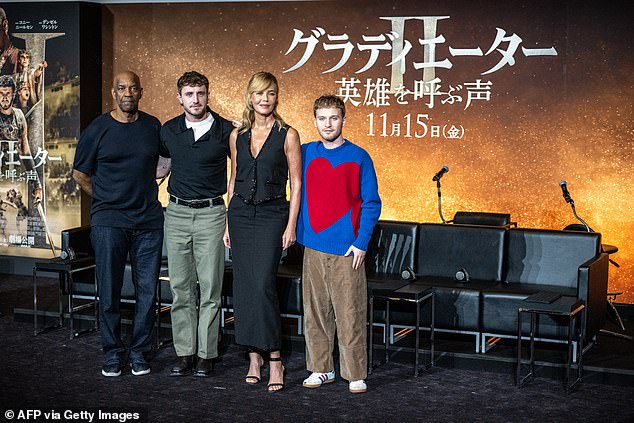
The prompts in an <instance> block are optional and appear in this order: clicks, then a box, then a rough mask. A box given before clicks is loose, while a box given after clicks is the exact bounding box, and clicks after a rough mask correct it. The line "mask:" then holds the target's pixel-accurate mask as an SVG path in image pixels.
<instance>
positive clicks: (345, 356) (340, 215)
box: [297, 96, 381, 393]
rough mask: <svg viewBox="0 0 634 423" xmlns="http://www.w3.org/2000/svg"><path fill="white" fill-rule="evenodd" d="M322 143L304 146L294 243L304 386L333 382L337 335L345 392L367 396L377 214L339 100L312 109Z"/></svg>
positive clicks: (368, 162) (375, 196)
mask: <svg viewBox="0 0 634 423" xmlns="http://www.w3.org/2000/svg"><path fill="white" fill-rule="evenodd" d="M314 114H315V127H316V128H317V131H318V132H319V135H320V136H321V140H320V141H315V142H311V143H308V144H304V145H302V165H303V171H304V172H303V181H302V202H301V207H300V214H299V218H298V222H297V241H298V242H299V243H301V244H302V245H304V246H305V247H306V248H305V251H304V266H303V279H302V285H303V296H304V317H305V335H306V367H307V368H308V370H309V371H311V372H312V374H311V375H310V376H309V377H308V378H307V379H306V380H304V383H303V385H304V387H306V388H318V387H320V386H321V385H323V384H325V383H330V382H333V381H334V378H335V371H334V363H333V357H332V351H333V344H334V339H335V332H336V333H337V339H338V341H339V357H340V360H339V361H340V367H341V376H342V377H343V378H344V379H346V380H348V381H349V388H350V392H352V393H361V392H366V391H367V389H368V388H367V385H366V383H365V378H366V377H367V368H368V365H367V339H366V335H367V328H366V319H367V282H366V277H365V268H364V266H363V260H364V259H365V252H366V250H367V248H368V243H369V242H370V237H371V236H372V230H373V228H374V225H375V224H376V222H377V220H378V219H379V215H380V214H381V199H380V198H379V193H378V185H377V180H376V173H375V171H374V165H373V164H372V159H371V158H370V156H369V154H368V153H367V152H366V151H365V150H363V149H362V148H360V147H358V146H356V145H354V144H352V143H351V142H350V141H348V140H346V139H344V138H343V135H342V134H341V131H342V129H343V126H344V124H345V116H346V109H345V105H344V103H343V101H342V100H341V99H340V98H339V97H336V96H322V97H320V98H318V99H317V100H316V101H315V105H314Z"/></svg>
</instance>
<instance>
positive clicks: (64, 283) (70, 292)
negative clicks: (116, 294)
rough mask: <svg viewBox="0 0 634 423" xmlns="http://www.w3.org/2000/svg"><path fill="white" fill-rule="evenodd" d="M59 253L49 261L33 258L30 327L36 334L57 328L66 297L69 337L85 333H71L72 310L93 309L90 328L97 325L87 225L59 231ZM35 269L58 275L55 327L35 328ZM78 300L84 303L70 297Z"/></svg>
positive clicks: (90, 247) (62, 317)
mask: <svg viewBox="0 0 634 423" xmlns="http://www.w3.org/2000/svg"><path fill="white" fill-rule="evenodd" d="M61 238H62V250H61V251H62V254H61V257H63V258H61V257H57V258H54V259H49V260H42V261H36V262H35V264H34V266H33V330H34V334H35V335H38V334H39V333H42V332H44V331H46V330H48V329H54V328H59V327H62V326H63V323H64V305H63V297H67V298H68V306H67V312H68V317H69V324H70V338H71V339H72V338H73V337H75V336H78V335H79V334H81V333H83V332H86V331H81V332H75V330H74V326H73V324H74V319H75V313H76V312H78V311H81V310H84V309H86V308H94V322H95V325H94V327H93V328H91V329H88V330H87V331H92V330H97V329H98V328H99V315H98V311H97V307H98V295H97V283H96V279H95V259H94V252H93V249H92V244H91V242H90V226H83V227H78V228H72V229H65V230H63V231H62V233H61ZM39 272H46V273H57V274H58V278H59V289H58V310H57V319H58V323H57V325H56V326H48V327H45V328H42V329H41V328H39V326H38V313H39V311H38V292H37V275H38V273H39ZM77 299H82V300H88V302H86V303H84V304H80V305H75V302H74V300H77Z"/></svg>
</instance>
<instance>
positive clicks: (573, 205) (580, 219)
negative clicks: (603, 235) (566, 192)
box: [569, 198, 594, 232]
mask: <svg viewBox="0 0 634 423" xmlns="http://www.w3.org/2000/svg"><path fill="white" fill-rule="evenodd" d="M569 203H570V208H571V209H572V214H573V215H574V216H575V217H576V218H577V220H578V221H579V222H581V223H583V226H585V227H586V231H588V232H594V229H592V228H591V227H590V226H589V225H588V224H587V223H586V221H585V220H583V219H582V218H581V217H579V215H578V214H577V209H576V208H575V200H573V199H572V198H570V201H569Z"/></svg>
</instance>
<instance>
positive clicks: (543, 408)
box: [0, 275, 634, 422]
mask: <svg viewBox="0 0 634 423" xmlns="http://www.w3.org/2000/svg"><path fill="white" fill-rule="evenodd" d="M5 276H6V275H0V311H2V312H3V313H4V316H2V317H0V340H1V341H0V415H3V416H6V415H5V412H6V410H13V411H17V410H20V409H22V410H24V409H27V408H28V409H40V410H51V409H55V410H57V411H60V410H64V409H74V410H78V411H80V410H85V409H87V410H88V411H91V412H95V411H96V410H97V409H102V410H108V411H115V412H124V411H130V412H140V413H141V415H142V417H143V418H145V421H150V422H159V421H160V422H208V421H209V422H211V421H213V422H233V421H236V422H242V421H250V422H257V421H265V422H268V421H276V422H285V421H293V422H295V421H298V422H307V421H368V422H374V421H382V422H392V421H427V422H436V421H438V422H441V421H442V422H464V421H476V422H478V421H482V422H497V421H500V422H502V421H503V422H508V421H513V422H515V421H539V422H541V421H548V422H553V421H557V422H558V421H566V422H568V421H584V422H585V421H588V422H596V421H601V422H608V421H614V422H628V421H634V408H632V406H631V405H630V403H629V401H630V400H628V399H627V398H632V397H634V386H618V385H607V384H597V383H592V382H585V383H583V384H581V385H580V386H579V388H577V390H575V391H574V392H573V393H572V394H570V395H566V394H565V392H564V390H563V388H562V385H561V381H560V380H559V379H555V378H549V377H538V378H536V379H534V380H533V381H531V382H529V383H528V385H526V386H525V387H523V388H522V389H517V388H516V387H515V386H514V385H513V376H512V374H511V373H510V372H508V373H504V372H487V371H478V370H463V369H457V368H445V367H435V368H433V369H431V370H428V371H424V372H422V373H421V375H420V376H419V377H418V378H414V377H413V375H412V367H411V363H409V362H406V361H405V362H395V363H389V364H388V365H383V366H381V367H379V368H377V369H376V370H375V371H374V372H373V374H372V375H371V376H370V377H369V379H368V386H369V392H368V393H366V394H358V395H352V394H350V393H349V392H348V386H347V383H345V382H344V381H342V380H341V379H339V378H338V380H337V382H336V383H333V384H330V385H327V386H324V387H322V388H319V389H306V388H303V387H302V386H301V382H302V380H303V379H304V378H305V377H306V376H307V372H306V371H305V367H304V355H303V353H302V352H301V349H300V348H294V349H293V351H287V352H286V353H285V354H284V364H285V366H286V388H285V389H284V390H283V391H281V392H277V393H268V392H266V384H265V383H260V384H258V385H256V386H247V385H246V384H245V383H244V382H243V375H244V373H245V371H246V360H245V358H244V354H243V352H242V351H241V350H240V349H239V348H237V347H236V346H234V345H228V346H226V348H225V349H224V351H223V354H222V356H221V358H220V360H219V361H218V363H217V364H216V370H215V371H214V374H213V377H210V378H194V377H181V378H174V377H170V376H168V373H169V368H170V366H171V365H172V363H173V361H174V360H175V358H176V357H175V354H174V352H173V348H171V347H167V348H164V349H161V350H159V351H158V352H157V353H156V355H155V356H154V357H153V359H152V361H151V364H152V373H151V374H149V375H146V376H132V375H131V374H130V372H129V368H126V369H125V370H124V374H123V375H122V376H121V377H118V378H105V377H103V376H101V374H100V365H101V359H102V355H101V352H100V341H99V336H98V335H97V334H95V333H93V334H88V335H84V336H81V337H79V338H76V339H73V340H69V339H68V331H67V330H65V329H61V330H55V331H50V332H47V333H44V334H41V335H39V336H33V326H32V324H30V323H29V322H22V321H16V320H14V318H13V315H12V311H11V310H12V307H11V304H13V303H14V302H15V301H17V300H18V298H17V297H22V296H24V295H28V292H29V288H30V285H28V284H27V285H26V286H25V283H26V281H28V278H25V280H24V281H19V280H17V279H15V278H12V279H11V280H10V281H9V280H7V279H6V278H5ZM25 288H26V293H25ZM31 295H32V294H31ZM298 350H299V351H298ZM263 376H264V380H265V381H266V376H268V373H267V371H266V370H265V371H264V374H263ZM2 418H5V419H6V417H0V419H2ZM3 421H4V420H3ZM31 421H33V420H31ZM37 421H46V420H37ZM58 421H70V420H64V419H62V420H58ZM74 421H81V420H74ZM85 421H87V420H85ZM111 421H115V420H111Z"/></svg>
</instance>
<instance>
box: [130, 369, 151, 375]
mask: <svg viewBox="0 0 634 423" xmlns="http://www.w3.org/2000/svg"><path fill="white" fill-rule="evenodd" d="M151 371H152V370H151V369H145V370H141V371H140V372H135V371H134V370H132V374H133V375H134V376H143V375H147V374H148V373H150V372H151Z"/></svg>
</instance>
